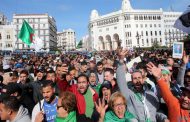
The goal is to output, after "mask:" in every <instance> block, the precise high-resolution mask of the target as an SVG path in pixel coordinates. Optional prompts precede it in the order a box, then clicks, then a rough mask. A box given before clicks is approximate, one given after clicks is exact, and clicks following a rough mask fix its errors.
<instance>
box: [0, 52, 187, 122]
mask: <svg viewBox="0 0 190 122" xmlns="http://www.w3.org/2000/svg"><path fill="white" fill-rule="evenodd" d="M136 57H140V59H141V61H138V62H135V61H134V63H133V65H132V66H131V67H127V66H128V65H127V64H128V63H130V62H131V61H133V60H134V59H135V58H136ZM189 110H190V60H189V56H188V55H187V54H186V52H185V51H184V54H183V57H182V59H174V58H172V52H171V51H170V50H156V51H146V50H127V49H122V48H118V49H117V50H115V51H100V52H94V53H93V54H92V55H91V56H90V57H89V56H87V55H83V54H79V53H77V52H76V53H75V54H60V55H53V54H49V55H44V56H42V57H40V56H37V55H35V54H32V55H30V56H28V57H25V58H23V57H22V56H21V55H15V56H11V57H6V56H1V57H0V119H1V121H9V122H30V121H31V122H190V114H189Z"/></svg>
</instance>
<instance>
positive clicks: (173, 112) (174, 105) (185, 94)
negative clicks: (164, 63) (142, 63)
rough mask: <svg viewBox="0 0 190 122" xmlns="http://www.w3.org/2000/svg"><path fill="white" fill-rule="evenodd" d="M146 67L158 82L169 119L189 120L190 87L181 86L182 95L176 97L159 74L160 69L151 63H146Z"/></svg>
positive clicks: (172, 121) (182, 121)
mask: <svg viewBox="0 0 190 122" xmlns="http://www.w3.org/2000/svg"><path fill="white" fill-rule="evenodd" d="M147 69H148V70H149V72H151V73H152V74H153V75H154V76H155V78H156V80H157V83H158V86H159V88H160V91H161V94H162V97H163V99H164V101H165V102H166V104H167V107H168V114H169V116H168V117H169V120H170V121H171V122H189V121H190V116H189V110H190V89H189V87H182V88H181V90H182V95H181V97H180V99H177V98H176V97H175V96H174V95H173V94H172V92H171V91H170V89H169V87H168V85H167V83H166V82H165V80H166V79H165V78H164V77H163V76H162V74H161V69H160V68H158V67H156V66H155V65H154V64H153V63H151V62H150V63H148V64H147Z"/></svg>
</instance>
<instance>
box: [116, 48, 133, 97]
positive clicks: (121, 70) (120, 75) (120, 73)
mask: <svg viewBox="0 0 190 122" xmlns="http://www.w3.org/2000/svg"><path fill="white" fill-rule="evenodd" d="M126 54H127V51H126V50H121V51H120V52H119V53H118V55H119V58H120V63H119V65H118V68H117V71H116V78H117V83H118V86H119V89H120V91H121V93H122V94H123V95H124V96H125V98H126V99H127V100H128V98H129V95H130V94H132V92H131V90H130V89H129V88H128V86H127V82H126V77H125V65H124V63H123V59H124V57H125V55H126Z"/></svg>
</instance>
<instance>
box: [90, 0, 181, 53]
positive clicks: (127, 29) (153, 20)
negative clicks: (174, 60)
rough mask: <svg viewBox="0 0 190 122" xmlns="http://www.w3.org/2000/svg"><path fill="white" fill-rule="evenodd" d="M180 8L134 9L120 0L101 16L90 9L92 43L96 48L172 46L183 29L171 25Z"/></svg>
mask: <svg viewBox="0 0 190 122" xmlns="http://www.w3.org/2000/svg"><path fill="white" fill-rule="evenodd" d="M181 14H182V12H164V11H163V10H162V9H161V8H160V9H159V10H139V9H133V8H132V6H131V4H130V0H122V6H121V10H119V11H116V12H112V13H110V14H106V15H102V16H100V15H99V14H98V11H97V10H92V12H91V15H90V22H89V27H88V29H89V38H90V40H91V47H92V48H94V49H96V50H112V49H113V50H115V49H116V48H117V47H118V46H122V47H128V48H137V47H138V48H139V47H140V48H142V47H151V46H152V45H154V43H157V44H159V45H160V46H171V44H172V42H174V41H178V40H181V39H183V36H184V33H183V32H181V31H179V30H178V29H175V28H173V25H174V23H175V20H176V19H177V18H178V17H179V16H180V15H181Z"/></svg>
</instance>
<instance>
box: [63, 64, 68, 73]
mask: <svg viewBox="0 0 190 122" xmlns="http://www.w3.org/2000/svg"><path fill="white" fill-rule="evenodd" d="M61 71H62V73H63V74H66V73H67V72H68V66H67V64H62V66H61Z"/></svg>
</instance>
